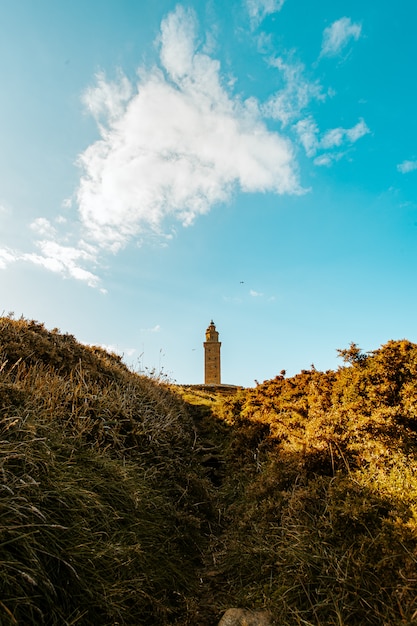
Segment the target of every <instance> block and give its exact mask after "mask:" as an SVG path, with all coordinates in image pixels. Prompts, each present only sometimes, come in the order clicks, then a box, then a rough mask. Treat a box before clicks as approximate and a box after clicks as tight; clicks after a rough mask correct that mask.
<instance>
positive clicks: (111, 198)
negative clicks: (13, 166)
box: [78, 6, 301, 251]
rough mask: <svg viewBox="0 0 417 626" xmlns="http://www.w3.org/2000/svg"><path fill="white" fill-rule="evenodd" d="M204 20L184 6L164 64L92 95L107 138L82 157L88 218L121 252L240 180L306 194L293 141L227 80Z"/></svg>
mask: <svg viewBox="0 0 417 626" xmlns="http://www.w3.org/2000/svg"><path fill="white" fill-rule="evenodd" d="M195 41H196V20H195V17H194V14H193V13H192V12H191V11H186V10H185V9H183V8H182V7H181V6H178V7H177V8H176V10H175V11H174V12H173V13H171V14H169V15H168V17H167V18H166V19H165V20H164V21H163V22H162V26H161V37H160V46H161V48H160V60H161V65H162V70H161V69H158V68H154V69H152V70H151V71H150V72H149V73H147V74H145V73H142V74H141V75H140V77H139V82H138V85H137V86H135V87H134V86H133V85H128V84H127V82H126V81H127V79H125V78H124V77H123V78H120V82H119V83H118V84H116V83H108V82H107V81H106V80H105V78H104V77H103V75H100V76H99V77H98V82H97V85H96V87H95V88H93V89H90V90H89V91H88V92H87V93H86V94H85V97H84V100H85V102H86V104H87V106H88V107H89V109H90V110H91V112H92V113H93V114H94V115H95V116H96V119H97V121H98V124H99V128H100V133H101V139H100V140H99V141H97V142H96V143H94V144H92V145H90V146H89V147H88V148H87V150H85V152H84V153H83V154H81V155H80V157H79V163H80V165H81V167H82V169H83V175H82V178H81V181H80V185H79V189H78V203H79V211H80V216H81V220H82V222H83V224H84V226H85V227H86V228H87V231H88V233H89V235H90V236H91V237H92V238H93V239H94V240H95V241H96V242H97V243H98V244H99V245H100V246H102V247H106V248H109V249H112V250H114V251H116V250H117V249H119V248H120V247H122V246H124V245H125V244H126V243H127V241H128V240H129V239H130V238H132V237H134V236H137V235H138V234H139V233H141V232H143V231H146V230H147V229H150V230H153V231H155V232H158V231H160V230H161V228H163V225H164V222H165V221H166V219H167V218H171V220H172V219H176V220H180V221H181V222H182V223H183V224H184V225H188V224H191V223H192V222H193V220H194V219H195V218H196V216H198V215H199V214H203V213H206V212H208V211H209V210H210V209H211V208H212V206H213V205H214V204H216V203H220V202H225V201H227V200H228V199H229V198H230V196H231V194H232V193H233V191H234V190H235V189H236V188H240V190H241V191H243V192H259V191H271V192H274V193H278V194H284V193H299V192H300V191H301V190H300V186H299V182H298V176H297V168H296V162H295V157H294V154H293V149H292V146H291V143H290V142H289V141H288V140H286V139H284V138H283V137H281V136H280V135H279V134H277V133H272V132H269V131H268V129H267V128H266V126H265V124H264V123H263V121H262V119H261V117H260V114H259V107H258V106H256V102H255V101H254V100H249V101H247V102H241V101H240V100H239V99H238V98H234V97H232V96H231V95H230V94H229V93H228V92H227V91H226V89H225V87H224V86H223V85H222V81H221V76H220V65H219V63H218V61H216V60H213V59H212V58H210V57H209V56H207V55H206V54H202V53H200V52H198V51H197V50H196V47H195Z"/></svg>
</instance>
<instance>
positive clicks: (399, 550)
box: [0, 317, 417, 626]
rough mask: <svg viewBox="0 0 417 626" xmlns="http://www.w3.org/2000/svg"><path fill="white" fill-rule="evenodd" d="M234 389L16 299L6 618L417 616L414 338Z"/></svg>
mask: <svg viewBox="0 0 417 626" xmlns="http://www.w3.org/2000/svg"><path fill="white" fill-rule="evenodd" d="M339 353H340V356H341V358H342V360H343V361H342V365H341V366H340V368H339V369H338V370H337V371H328V372H318V371H316V370H315V368H314V367H313V366H312V368H311V370H309V371H303V372H301V373H300V374H298V375H297V376H294V377H292V378H285V376H284V373H282V374H281V375H279V376H277V377H276V378H275V379H273V380H271V381H266V382H264V383H262V384H259V385H257V386H256V387H255V388H253V389H246V390H241V391H239V392H237V393H236V394H233V395H229V396H227V395H226V396H218V395H216V394H214V393H206V392H205V391H204V390H201V389H198V390H196V389H193V388H179V387H176V386H171V387H169V385H168V384H167V383H165V382H164V383H161V382H159V381H157V380H153V379H151V378H148V377H144V376H139V375H137V374H136V373H133V372H131V371H129V370H128V369H127V368H126V367H125V366H124V364H123V363H122V362H121V359H120V358H119V357H118V356H116V355H114V354H109V353H107V352H105V351H104V350H101V349H99V348H92V347H86V346H82V345H81V344H79V343H78V342H77V341H76V340H75V339H74V337H72V336H70V335H64V334H61V333H60V332H59V331H58V330H54V331H52V332H49V331H47V330H46V329H45V328H44V326H43V325H42V324H39V323H37V322H30V321H26V320H24V319H20V320H14V319H12V318H11V317H3V318H0V476H1V482H0V624H2V625H3V624H4V625H5V626H6V625H7V626H9V625H15V624H19V625H24V626H26V625H31V624H32V625H35V624H36V625H48V626H49V625H51V626H52V625H54V626H55V625H56V626H58V625H60V626H61V625H68V626H70V625H73V624H79V625H87V626H89V625H90V624H100V625H101V624H103V625H105V626H107V625H108V626H110V625H116V624H119V625H133V624H149V625H156V624H158V625H161V626H164V625H168V624H172V625H174V624H175V625H177V626H191V624H197V625H198V626H212V625H214V624H216V623H217V621H218V620H219V618H220V616H221V614H222V612H223V611H224V610H225V609H226V608H228V607H230V606H242V607H247V608H265V609H268V610H270V611H271V612H272V614H273V615H274V617H275V619H276V623H277V624H279V625H283V626H285V625H287V626H292V625H314V626H319V625H326V626H327V625H333V624H334V625H339V626H341V625H352V626H356V625H357V626H359V625H364V624H374V625H386V626H395V625H400V624H401V625H408V624H415V623H417V576H416V571H417V568H416V560H417V439H416V437H417V382H416V381H417V345H415V344H412V343H410V342H408V341H406V340H402V341H390V342H388V343H387V344H386V345H384V346H382V347H381V348H380V349H378V350H376V351H375V352H372V353H370V354H363V353H362V352H361V351H360V349H359V348H358V347H357V346H356V345H355V344H352V345H351V346H350V347H349V348H347V349H344V350H340V351H339Z"/></svg>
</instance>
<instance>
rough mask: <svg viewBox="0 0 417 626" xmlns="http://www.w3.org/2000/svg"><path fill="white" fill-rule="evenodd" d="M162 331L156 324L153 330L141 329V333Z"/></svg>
mask: <svg viewBox="0 0 417 626" xmlns="http://www.w3.org/2000/svg"><path fill="white" fill-rule="evenodd" d="M160 330H161V326H160V325H159V324H156V325H155V326H152V328H141V329H140V332H141V333H159V332H160Z"/></svg>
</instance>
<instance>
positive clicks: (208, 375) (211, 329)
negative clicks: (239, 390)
mask: <svg viewBox="0 0 417 626" xmlns="http://www.w3.org/2000/svg"><path fill="white" fill-rule="evenodd" d="M221 345H222V344H221V343H220V341H219V333H218V332H217V330H216V327H215V325H214V322H213V320H211V322H210V325H209V326H208V328H207V330H206V340H205V342H204V384H205V385H220V384H221V382H220V346H221Z"/></svg>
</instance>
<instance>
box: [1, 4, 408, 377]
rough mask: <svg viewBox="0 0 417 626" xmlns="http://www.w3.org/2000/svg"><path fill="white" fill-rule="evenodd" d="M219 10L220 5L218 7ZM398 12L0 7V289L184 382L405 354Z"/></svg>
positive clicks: (401, 13) (404, 66)
mask: <svg viewBox="0 0 417 626" xmlns="http://www.w3.org/2000/svg"><path fill="white" fill-rule="evenodd" d="M225 6H226V8H225ZM416 25H417V5H416V3H415V1H414V0H402V2H400V3H397V4H396V5H393V4H392V3H391V2H390V3H388V2H386V1H384V0H382V1H381V2H379V3H374V2H371V0H365V1H364V0H361V1H360V2H359V1H356V0H349V1H347V0H346V1H344V0H337V1H336V2H335V1H334V0H332V1H330V0H328V1H326V0H323V1H322V2H320V3H312V2H308V1H307V0H239V1H238V0H236V1H234V0H233V1H231V2H228V3H227V4H226V3H224V2H220V0H210V1H207V2H204V1H203V0H199V1H197V0H194V1H193V2H188V3H176V2H171V1H169V0H154V1H153V2H152V3H150V2H144V1H143V2H142V1H140V0H135V1H134V0H117V1H116V0H106V1H105V2H103V1H102V0H100V1H99V0H89V2H88V3H86V2H81V0H73V1H72V2H70V3H67V2H61V1H58V2H52V1H51V0H37V2H36V3H34V2H32V0H2V2H1V3H0V31H1V33H0V34H1V36H0V75H1V81H2V89H1V94H0V293H1V309H2V312H3V314H7V313H9V312H12V311H13V312H14V314H15V315H16V316H20V315H23V316H24V317H26V318H29V319H36V320H39V321H42V322H44V323H45V325H46V327H47V328H55V327H57V328H59V329H61V331H62V332H69V333H71V334H73V335H75V336H76V338H77V339H79V340H80V341H82V342H85V343H90V344H96V345H103V346H106V347H108V348H109V349H111V350H114V351H117V352H119V353H121V354H123V355H124V359H125V361H126V362H127V363H128V364H129V365H131V366H132V367H134V368H135V369H137V370H139V369H141V370H143V369H145V368H148V369H150V370H152V369H156V370H157V371H160V370H163V372H164V373H166V374H167V375H168V376H169V377H170V378H171V379H173V380H175V381H177V382H179V383H199V382H202V380H203V347H202V342H203V341H204V331H205V328H206V327H207V325H208V324H209V322H210V320H211V319H212V318H213V319H214V321H215V323H216V326H217V329H218V331H219V333H220V340H221V341H222V381H223V382H225V383H231V384H241V385H245V386H252V385H254V381H255V380H259V381H261V380H265V379H268V378H273V377H274V376H275V375H276V374H277V373H279V372H280V370H281V369H286V370H287V373H288V374H295V373H297V372H298V371H300V370H301V369H305V368H309V367H310V365H311V364H312V363H314V365H315V367H316V368H317V369H321V370H326V369H329V368H335V367H337V366H338V364H339V361H338V359H337V348H345V347H347V346H348V345H349V343H350V342H351V341H354V342H356V343H358V344H359V346H360V347H361V348H362V349H363V350H373V349H377V348H378V347H379V346H380V345H381V344H382V343H385V342H386V341H388V340H389V339H400V338H407V339H409V340H411V341H417V332H416V322H415V320H416V305H417V281H416V269H417V265H416V261H417V249H416V238H417V198H416V190H417V122H416V114H415V111H416V109H417V91H416V69H415V60H416V58H417V39H416V37H415V29H416Z"/></svg>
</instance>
